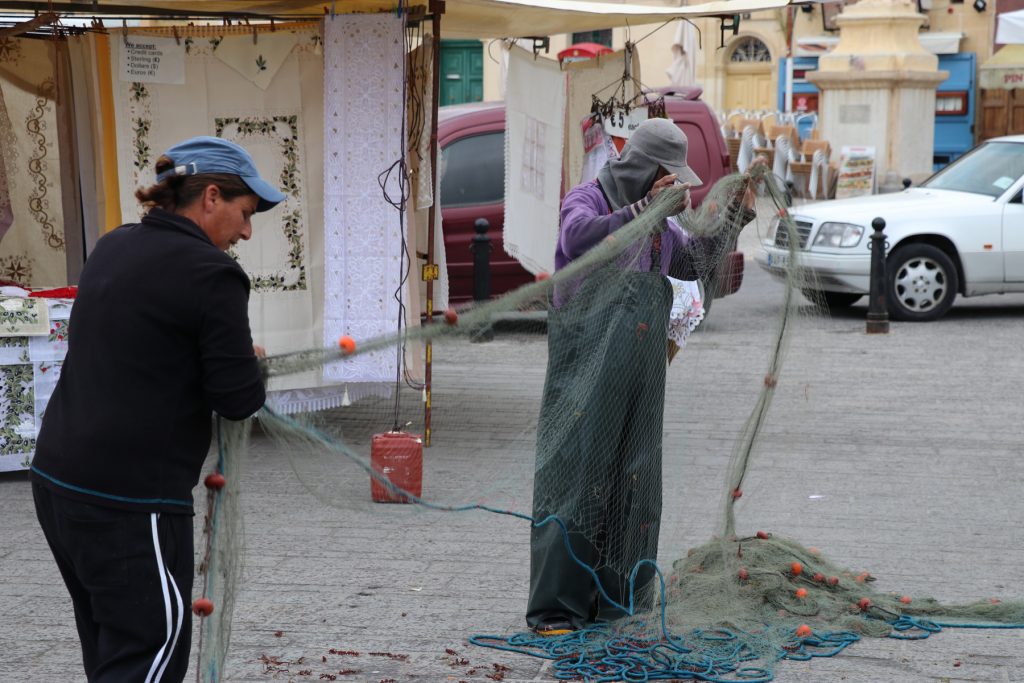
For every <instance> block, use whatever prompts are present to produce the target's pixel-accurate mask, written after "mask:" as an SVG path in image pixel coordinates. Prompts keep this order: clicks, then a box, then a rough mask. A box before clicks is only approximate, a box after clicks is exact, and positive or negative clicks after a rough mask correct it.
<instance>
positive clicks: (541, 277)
mask: <svg viewBox="0 0 1024 683" xmlns="http://www.w3.org/2000/svg"><path fill="white" fill-rule="evenodd" d="M550 279H551V273H549V272H547V271H546V270H542V271H540V272H539V273H537V274H536V275H535V276H534V280H536V281H537V282H544V281H545V280H550Z"/></svg>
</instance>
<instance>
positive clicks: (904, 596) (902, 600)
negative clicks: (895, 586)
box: [900, 595, 911, 605]
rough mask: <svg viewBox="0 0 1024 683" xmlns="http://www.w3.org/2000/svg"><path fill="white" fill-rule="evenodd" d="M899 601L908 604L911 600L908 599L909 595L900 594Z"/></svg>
mask: <svg viewBox="0 0 1024 683" xmlns="http://www.w3.org/2000/svg"><path fill="white" fill-rule="evenodd" d="M900 602H902V603H903V604H904V605H909V604H910V602H911V600H910V596H909V595H903V596H901V597H900Z"/></svg>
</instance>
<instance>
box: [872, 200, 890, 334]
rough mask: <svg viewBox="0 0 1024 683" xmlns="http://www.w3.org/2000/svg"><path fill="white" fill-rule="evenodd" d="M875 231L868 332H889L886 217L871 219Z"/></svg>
mask: <svg viewBox="0 0 1024 683" xmlns="http://www.w3.org/2000/svg"><path fill="white" fill-rule="evenodd" d="M871 227H872V228H874V230H875V231H874V233H873V234H872V235H871V245H870V246H871V276H870V285H869V293H868V320H867V330H866V331H867V333H868V334H888V333H889V308H888V305H887V304H886V292H885V289H886V286H887V279H888V278H886V276H885V247H886V243H885V233H884V232H882V231H883V230H885V219H883V218H876V219H875V220H873V221H871Z"/></svg>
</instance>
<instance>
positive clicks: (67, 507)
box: [32, 482, 194, 683]
mask: <svg viewBox="0 0 1024 683" xmlns="http://www.w3.org/2000/svg"><path fill="white" fill-rule="evenodd" d="M32 493H33V496H34V498H35V504H36V515H37V516H38V518H39V523H40V525H42V527H43V533H44V534H45V535H46V540H47V542H48V543H49V545H50V549H51V550H52V551H53V556H54V558H55V559H56V560H57V567H58V568H59V569H60V573H61V575H62V576H63V577H64V583H65V584H66V585H67V588H68V592H69V593H71V601H72V603H73V604H74V607H75V622H76V624H77V626H78V635H79V638H80V639H81V641H82V660H83V663H84V664H85V673H86V677H87V678H88V680H89V682H90V683H115V682H116V683H158V682H159V683H179V682H180V681H181V680H182V679H184V678H185V672H186V670H187V669H188V659H189V648H190V646H191V637H192V619H191V616H192V614H191V612H190V607H191V602H192V598H191V595H192V577H193V573H194V567H193V557H192V516H191V515H172V514H167V513H148V512H131V511H126V510H118V509H114V508H108V507H102V506H98V505H90V504H88V503H83V502H80V501H77V500H73V499H70V498H65V497H63V496H59V495H54V494H53V493H52V492H51V491H50V490H49V489H47V488H46V487H44V486H41V485H40V484H39V483H37V482H34V483H33V484H32Z"/></svg>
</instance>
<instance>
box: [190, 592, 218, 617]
mask: <svg viewBox="0 0 1024 683" xmlns="http://www.w3.org/2000/svg"><path fill="white" fill-rule="evenodd" d="M192 612H193V613H194V614H195V615H196V616H200V617H208V616H210V615H211V614H213V601H212V600H210V598H205V597H204V598H196V599H195V600H193V601H192Z"/></svg>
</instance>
